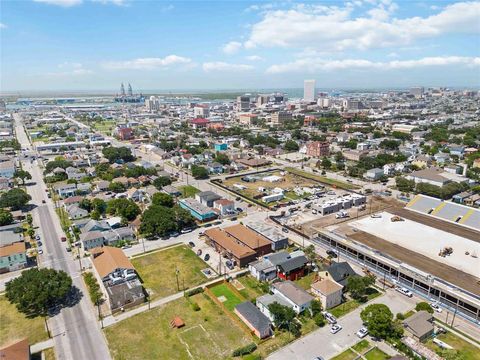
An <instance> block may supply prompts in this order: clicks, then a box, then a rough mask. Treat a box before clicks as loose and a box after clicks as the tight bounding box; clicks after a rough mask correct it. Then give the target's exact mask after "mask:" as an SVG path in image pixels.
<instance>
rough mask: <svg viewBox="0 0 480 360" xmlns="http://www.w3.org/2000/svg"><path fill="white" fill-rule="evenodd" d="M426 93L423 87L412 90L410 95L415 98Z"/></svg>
mask: <svg viewBox="0 0 480 360" xmlns="http://www.w3.org/2000/svg"><path fill="white" fill-rule="evenodd" d="M424 92H425V88H424V87H423V86H416V87H412V88H410V94H412V95H413V96H415V97H422V95H423V93H424Z"/></svg>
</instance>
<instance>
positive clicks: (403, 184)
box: [395, 176, 415, 192]
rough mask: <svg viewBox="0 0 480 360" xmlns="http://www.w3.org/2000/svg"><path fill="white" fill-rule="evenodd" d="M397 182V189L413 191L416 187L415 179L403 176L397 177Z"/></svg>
mask: <svg viewBox="0 0 480 360" xmlns="http://www.w3.org/2000/svg"><path fill="white" fill-rule="evenodd" d="M395 184H396V185H397V189H398V190H400V191H402V192H412V191H413V190H414V189H415V181H414V180H407V179H405V178H404V177H402V176H397V177H396V178H395Z"/></svg>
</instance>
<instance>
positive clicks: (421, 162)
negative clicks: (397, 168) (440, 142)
mask: <svg viewBox="0 0 480 360" xmlns="http://www.w3.org/2000/svg"><path fill="white" fill-rule="evenodd" d="M432 163H433V160H432V158H431V157H430V156H428V155H419V156H417V157H416V159H415V160H414V161H412V165H414V166H416V167H417V168H420V169H424V168H427V167H430V166H431V165H432Z"/></svg>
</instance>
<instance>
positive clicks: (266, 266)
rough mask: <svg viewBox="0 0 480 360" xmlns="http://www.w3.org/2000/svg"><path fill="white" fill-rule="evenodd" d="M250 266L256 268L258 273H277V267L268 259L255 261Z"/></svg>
mask: <svg viewBox="0 0 480 360" xmlns="http://www.w3.org/2000/svg"><path fill="white" fill-rule="evenodd" d="M250 266H252V267H253V268H255V270H257V271H265V270H270V271H276V268H275V266H273V265H272V263H271V262H270V261H268V260H266V259H262V260H257V261H254V262H252V263H250Z"/></svg>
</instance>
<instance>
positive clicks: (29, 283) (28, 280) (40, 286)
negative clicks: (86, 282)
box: [5, 268, 72, 325]
mask: <svg viewBox="0 0 480 360" xmlns="http://www.w3.org/2000/svg"><path fill="white" fill-rule="evenodd" d="M71 289H72V279H71V278H70V276H68V275H67V273H66V272H64V271H61V270H60V271H57V270H54V269H47V268H43V269H37V268H32V269H29V270H25V271H23V272H22V274H21V275H20V276H19V277H17V278H15V279H13V280H11V281H9V282H8V283H7V284H6V287H5V290H6V297H7V299H8V301H10V303H12V304H15V306H16V307H17V310H18V311H19V312H21V313H22V314H24V315H26V316H27V317H29V318H35V317H39V316H41V317H43V318H44V319H45V325H47V316H48V309H50V308H52V307H55V306H58V305H61V304H62V303H63V301H64V300H65V299H66V297H67V295H68V293H69V292H70V290H71Z"/></svg>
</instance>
